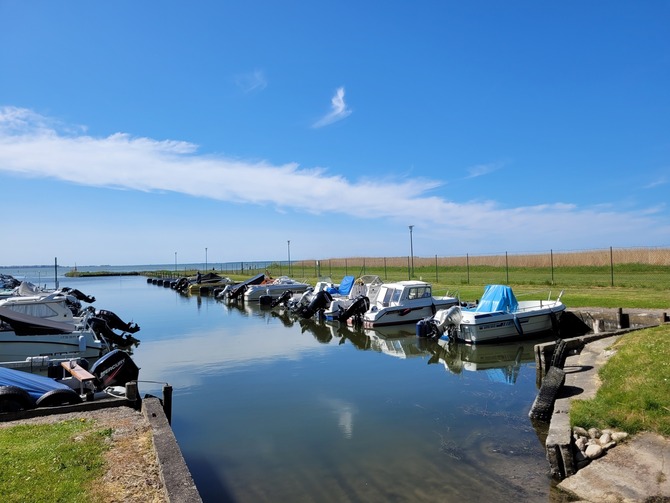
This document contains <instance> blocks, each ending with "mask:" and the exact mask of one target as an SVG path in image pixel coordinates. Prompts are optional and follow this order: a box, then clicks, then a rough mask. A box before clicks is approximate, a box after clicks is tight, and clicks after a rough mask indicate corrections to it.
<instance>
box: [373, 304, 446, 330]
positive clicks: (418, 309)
mask: <svg viewBox="0 0 670 503" xmlns="http://www.w3.org/2000/svg"><path fill="white" fill-rule="evenodd" d="M457 303H458V300H457V299H455V298H447V299H437V298H433V300H432V302H430V303H424V304H423V305H413V306H412V305H404V306H393V307H385V308H381V309H377V310H376V311H368V312H366V313H365V315H364V316H363V326H364V327H365V328H375V327H384V326H389V325H405V324H409V323H417V322H418V321H419V320H422V319H424V318H427V317H430V316H433V315H434V314H435V313H436V312H437V311H438V310H440V309H448V308H449V307H451V306H454V305H456V304H457Z"/></svg>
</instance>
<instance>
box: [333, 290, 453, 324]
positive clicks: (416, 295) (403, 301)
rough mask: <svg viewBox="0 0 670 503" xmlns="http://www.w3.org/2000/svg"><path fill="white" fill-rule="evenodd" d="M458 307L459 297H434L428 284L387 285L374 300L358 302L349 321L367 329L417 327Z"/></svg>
mask: <svg viewBox="0 0 670 503" xmlns="http://www.w3.org/2000/svg"><path fill="white" fill-rule="evenodd" d="M365 301H367V302H365ZM457 304H458V299H457V298H456V297H451V296H448V295H445V296H442V297H437V296H433V294H432V285H431V284H430V283H427V282H425V281H419V280H408V281H398V282H396V283H384V284H382V285H381V286H380V287H379V289H378V290H376V292H375V293H374V296H373V297H367V296H360V297H358V298H357V299H355V300H354V303H353V304H352V306H351V307H350V308H349V309H348V313H347V316H348V317H347V320H346V321H347V323H350V324H355V323H361V324H362V325H363V326H364V327H366V328H375V327H380V326H386V325H404V324H410V323H416V322H417V321H419V320H421V319H423V318H426V317H427V316H432V315H434V314H435V313H436V312H437V311H439V310H440V309H447V308H449V307H451V306H455V305H457ZM355 310H356V312H352V311H355Z"/></svg>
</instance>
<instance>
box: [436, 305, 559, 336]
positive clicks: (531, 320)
mask: <svg viewBox="0 0 670 503" xmlns="http://www.w3.org/2000/svg"><path fill="white" fill-rule="evenodd" d="M564 310H565V306H564V305H563V304H560V305H557V306H555V307H553V308H546V309H542V310H537V311H533V312H527V313H524V312H519V313H502V312H500V313H482V314H478V313H468V314H472V316H469V315H467V314H464V316H463V319H462V321H461V323H460V326H459V327H458V330H457V331H456V339H458V340H461V341H464V342H468V343H471V344H476V343H482V342H496V341H501V340H511V339H518V338H528V337H531V336H532V337H536V336H538V335H539V334H543V333H549V332H552V331H555V330H556V329H557V323H558V320H559V318H560V315H561V314H562V313H563V311H564ZM442 337H443V338H444V337H446V335H444V336H442Z"/></svg>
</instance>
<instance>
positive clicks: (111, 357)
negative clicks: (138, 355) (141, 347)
mask: <svg viewBox="0 0 670 503" xmlns="http://www.w3.org/2000/svg"><path fill="white" fill-rule="evenodd" d="M90 372H91V374H93V375H94V376H95V377H96V378H97V379H98V383H97V384H98V386H97V387H98V389H104V388H107V387H109V386H125V385H126V383H128V382H130V381H137V378H138V377H139V375H140V369H139V367H138V366H137V365H136V364H135V362H134V361H133V359H132V358H131V357H130V355H129V354H128V353H126V352H125V351H121V350H120V349H115V350H113V351H110V352H109V353H107V354H106V355H105V356H103V357H102V358H100V359H99V360H98V361H97V362H95V363H94V364H93V366H92V367H91V370H90Z"/></svg>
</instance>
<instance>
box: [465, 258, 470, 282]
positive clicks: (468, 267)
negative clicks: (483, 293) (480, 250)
mask: <svg viewBox="0 0 670 503" xmlns="http://www.w3.org/2000/svg"><path fill="white" fill-rule="evenodd" d="M465 268H466V269H467V271H468V285H469V284H470V255H468V254H467V253H466V254H465Z"/></svg>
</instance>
